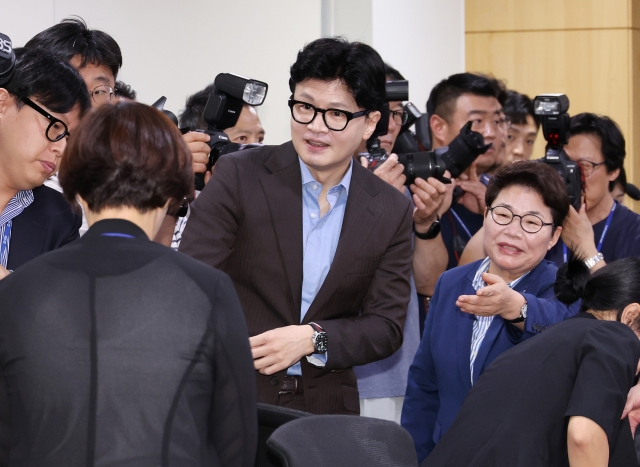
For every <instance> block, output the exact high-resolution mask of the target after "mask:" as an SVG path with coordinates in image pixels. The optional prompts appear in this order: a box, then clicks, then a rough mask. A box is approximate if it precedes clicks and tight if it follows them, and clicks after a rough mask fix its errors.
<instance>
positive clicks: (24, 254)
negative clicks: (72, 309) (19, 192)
mask: <svg viewBox="0 0 640 467" xmlns="http://www.w3.org/2000/svg"><path fill="white" fill-rule="evenodd" d="M32 191H33V202H32V203H31V204H30V205H29V206H28V207H27V208H26V209H25V210H24V211H22V212H21V213H20V215H18V216H17V217H15V218H14V219H13V227H12V228H11V243H10V246H9V258H8V261H7V269H9V270H12V271H14V270H16V269H18V268H19V267H20V266H22V265H23V264H24V263H26V262H27V261H31V260H32V259H33V258H35V257H37V256H40V255H41V254H42V253H46V252H47V251H52V250H55V249H58V248H60V247H61V246H63V245H66V244H67V243H70V242H72V241H74V240H76V239H78V238H79V237H80V234H79V233H78V229H79V228H80V226H81V225H82V216H81V215H80V214H77V213H76V212H74V211H73V209H72V208H71V206H70V205H69V203H68V202H67V200H65V199H64V197H63V196H62V195H61V194H60V193H58V192H57V191H56V190H54V189H53V188H49V187H48V186H44V185H43V186H39V187H37V188H34V189H33V190H32Z"/></svg>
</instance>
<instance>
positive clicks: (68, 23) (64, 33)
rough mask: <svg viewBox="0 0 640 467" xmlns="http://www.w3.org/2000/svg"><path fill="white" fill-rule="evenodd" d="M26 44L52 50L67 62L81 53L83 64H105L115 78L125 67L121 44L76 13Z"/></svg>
mask: <svg viewBox="0 0 640 467" xmlns="http://www.w3.org/2000/svg"><path fill="white" fill-rule="evenodd" d="M25 48H29V49H34V48H39V49H45V50H49V51H51V52H53V53H55V54H56V55H58V56H60V58H62V60H64V61H66V62H70V61H71V59H72V58H73V57H75V56H76V55H80V57H82V62H81V63H80V68H83V67H85V66H87V65H97V66H101V65H104V66H106V67H107V68H109V69H110V70H111V73H113V77H114V79H115V78H116V77H117V76H118V71H119V70H120V67H122V53H121V52H120V46H118V43H117V42H116V41H115V40H114V39H113V37H111V36H110V35H109V34H107V33H105V32H102V31H98V30H97V29H89V28H88V27H87V23H85V22H84V20H83V19H82V18H80V17H77V16H75V17H70V18H65V19H63V20H62V21H60V22H59V23H58V24H56V25H53V26H51V27H50V28H48V29H45V30H44V31H42V32H41V33H38V34H36V35H35V36H34V37H32V38H31V40H29V42H27V43H26V44H25Z"/></svg>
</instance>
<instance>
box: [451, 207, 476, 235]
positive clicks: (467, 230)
mask: <svg viewBox="0 0 640 467" xmlns="http://www.w3.org/2000/svg"><path fill="white" fill-rule="evenodd" d="M450 211H451V213H452V214H453V215H454V216H455V218H456V219H457V221H458V222H459V223H460V225H461V226H462V228H463V229H464V231H465V232H466V233H467V235H468V236H469V239H471V237H473V235H471V232H469V229H467V226H466V225H464V222H462V219H460V216H458V215H457V214H456V212H455V211H454V210H453V209H450Z"/></svg>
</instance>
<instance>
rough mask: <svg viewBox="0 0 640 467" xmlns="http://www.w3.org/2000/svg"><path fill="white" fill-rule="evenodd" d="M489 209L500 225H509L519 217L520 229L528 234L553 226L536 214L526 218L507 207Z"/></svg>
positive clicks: (527, 215)
mask: <svg viewBox="0 0 640 467" xmlns="http://www.w3.org/2000/svg"><path fill="white" fill-rule="evenodd" d="M488 209H489V211H491V218H492V219H493V221H494V222H495V223H496V224H498V225H509V224H511V222H512V221H513V219H514V217H519V218H520V227H522V230H524V231H525V232H527V233H538V232H540V231H541V230H542V228H543V227H544V226H545V225H553V222H544V221H543V220H542V219H541V218H540V217H539V216H536V215H535V214H525V215H524V216H520V215H519V214H514V213H513V211H512V210H511V209H509V208H508V207H506V206H494V207H492V208H488Z"/></svg>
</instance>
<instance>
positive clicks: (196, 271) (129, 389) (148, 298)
mask: <svg viewBox="0 0 640 467" xmlns="http://www.w3.org/2000/svg"><path fill="white" fill-rule="evenodd" d="M253 373H254V371H253V361H252V358H251V353H250V350H249V342H248V339H247V327H246V324H245V321H244V318H243V316H242V310H241V308H240V303H239V301H238V297H237V295H236V293H235V290H234V288H233V284H232V283H231V280H230V279H229V277H228V276H227V275H226V274H224V273H222V272H220V271H216V270H214V269H213V268H211V267H209V266H206V265H204V264H202V263H200V262H198V261H196V260H194V259H192V258H189V257H188V256H186V255H183V254H181V253H177V252H175V251H173V250H171V249H170V248H167V247H164V246H161V245H158V244H156V243H153V242H151V241H149V240H148V238H147V237H146V235H145V234H144V232H142V230H140V229H139V228H138V227H137V226H135V225H134V224H131V223H130V222H127V221H122V220H104V221H100V222H97V223H96V224H95V225H93V226H92V227H91V228H90V229H89V231H88V232H87V233H86V235H85V236H84V237H82V238H81V239H80V240H78V241H77V242H74V243H73V244H72V245H68V246H67V247H65V248H61V249H59V250H56V251H53V252H50V253H47V254H45V255H42V256H40V257H39V258H37V259H35V260H33V261H31V262H30V263H29V264H26V265H25V266H23V267H22V268H20V269H19V270H18V271H16V272H15V273H13V274H10V275H9V276H8V277H7V278H6V279H4V280H2V281H0V421H1V422H2V423H1V424H0V428H2V431H1V432H0V444H1V447H2V448H3V450H2V452H0V454H2V456H1V457H4V459H0V465H3V463H4V464H6V463H7V456H8V459H9V460H8V465H12V466H13V465H15V466H18V465H19V466H38V467H48V466H51V467H54V466H55V467H59V466H80V465H82V466H93V465H113V466H118V467H128V466H131V467H133V466H136V467H151V466H153V467H156V466H163V467H167V466H189V467H192V466H193V467H200V466H238V467H240V466H242V467H250V466H253V462H254V457H255V449H256V442H257V411H256V392H255V378H254V375H253ZM7 450H8V453H7Z"/></svg>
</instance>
